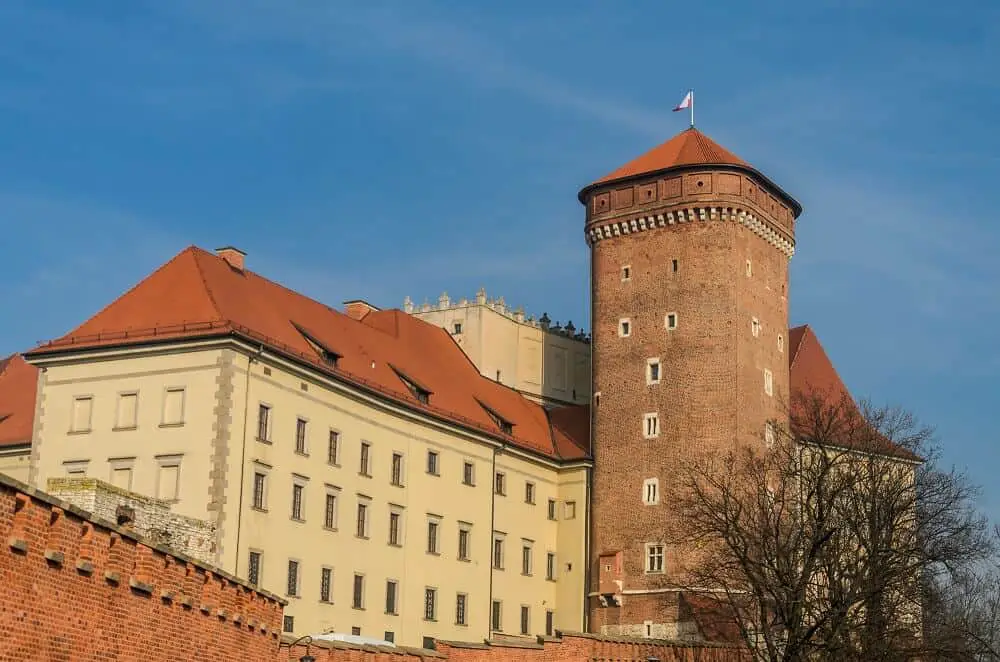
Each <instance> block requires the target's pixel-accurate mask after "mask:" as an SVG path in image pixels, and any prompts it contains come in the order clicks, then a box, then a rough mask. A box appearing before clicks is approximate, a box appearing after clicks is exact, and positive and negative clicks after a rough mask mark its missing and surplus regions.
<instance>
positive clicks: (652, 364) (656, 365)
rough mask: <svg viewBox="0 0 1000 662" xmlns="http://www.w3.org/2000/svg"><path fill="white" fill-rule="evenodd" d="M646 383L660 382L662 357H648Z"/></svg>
mask: <svg viewBox="0 0 1000 662" xmlns="http://www.w3.org/2000/svg"><path fill="white" fill-rule="evenodd" d="M646 383H647V384H659V383H660V359H646Z"/></svg>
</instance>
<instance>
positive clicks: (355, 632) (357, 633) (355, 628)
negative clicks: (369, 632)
mask: <svg viewBox="0 0 1000 662" xmlns="http://www.w3.org/2000/svg"><path fill="white" fill-rule="evenodd" d="M358 609H360V607H358ZM351 634H352V635H354V636H355V637H360V636H361V628H359V627H358V626H357V625H353V626H351Z"/></svg>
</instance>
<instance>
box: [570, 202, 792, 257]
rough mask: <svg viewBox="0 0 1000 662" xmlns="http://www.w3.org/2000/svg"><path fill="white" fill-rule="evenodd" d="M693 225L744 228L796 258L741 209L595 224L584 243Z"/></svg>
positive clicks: (691, 209)
mask: <svg viewBox="0 0 1000 662" xmlns="http://www.w3.org/2000/svg"><path fill="white" fill-rule="evenodd" d="M693 221H733V222H735V223H739V224H740V225H743V226H744V227H746V228H747V229H749V230H750V231H751V232H753V233H754V234H756V235H757V236H759V237H760V238H762V239H763V240H764V241H766V242H767V243H769V244H771V245H772V246H774V247H775V248H777V249H778V250H779V251H781V252H782V253H783V254H784V255H785V256H786V257H787V258H788V259H791V258H792V256H793V255H794V254H795V244H794V243H793V242H791V241H789V240H788V239H786V238H785V236H784V235H783V234H782V233H780V232H778V231H776V230H775V229H774V228H773V227H771V224H770V223H769V222H767V221H765V220H763V219H760V218H758V217H757V216H756V215H755V214H754V213H753V212H750V211H747V210H746V209H742V208H740V207H684V208H681V209H674V210H671V211H668V212H664V213H660V214H650V215H648V216H638V217H636V218H625V219H620V220H612V221H608V222H605V223H601V224H596V225H594V226H593V227H591V228H590V229H589V230H587V243H588V244H589V245H593V244H594V243H595V242H597V241H600V240H601V239H609V238H611V237H620V236H621V235H624V234H632V233H634V232H642V231H644V230H650V229H652V228H657V227H659V228H662V227H667V226H669V225H676V224H678V223H691V222H693Z"/></svg>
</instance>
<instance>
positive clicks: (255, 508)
mask: <svg viewBox="0 0 1000 662" xmlns="http://www.w3.org/2000/svg"><path fill="white" fill-rule="evenodd" d="M250 510H256V511H257V512H258V513H266V512H267V508H258V507H257V506H250Z"/></svg>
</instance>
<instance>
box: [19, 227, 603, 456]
mask: <svg viewBox="0 0 1000 662" xmlns="http://www.w3.org/2000/svg"><path fill="white" fill-rule="evenodd" d="M303 332H304V333H303ZM229 334H235V335H238V336H241V337H244V338H248V339H250V340H252V341H254V342H260V343H263V344H264V345H266V346H268V347H270V348H271V349H273V350H275V351H278V352H281V353H284V354H286V355H288V356H290V357H292V358H293V359H295V360H298V361H304V362H308V363H309V364H311V365H312V366H313V367H314V368H317V369H320V370H323V371H326V372H328V373H330V374H332V375H335V376H337V377H339V378H340V379H342V380H344V381H347V382H351V383H354V384H356V385H358V386H360V387H362V388H365V389H368V390H370V391H374V392H376V393H378V394H379V395H381V396H383V397H387V398H390V399H391V400H394V401H396V402H398V403H402V404H405V405H406V406H409V407H411V408H415V409H419V410H423V411H425V412H427V413H429V414H431V415H433V416H437V417H439V418H444V419H447V420H450V421H453V422H457V423H460V424H462V425H465V426H467V427H471V428H474V429H477V430H480V431H483V432H486V433H488V434H490V435H492V436H494V437H497V438H499V439H505V440H506V441H508V442H510V443H513V444H514V445H516V446H520V447H522V448H524V449H526V450H529V451H532V452H535V453H539V454H541V455H544V456H548V457H552V458H556V459H565V460H572V459H582V458H585V457H587V455H588V452H587V448H588V446H589V444H588V435H587V433H588V431H589V426H583V425H579V424H576V423H575V422H574V421H575V419H576V418H577V417H584V418H585V417H586V414H585V411H584V412H583V413H581V412H580V411H576V410H578V409H579V408H567V411H560V410H556V411H555V412H552V415H553V416H554V417H555V424H554V425H550V423H549V415H548V414H547V412H546V411H545V409H544V408H543V407H541V406H540V405H538V404H536V403H534V402H532V401H531V400H528V399H527V398H525V397H523V396H522V395H520V394H519V393H517V392H516V391H514V390H513V389H510V388H507V387H505V386H503V385H501V384H498V383H496V382H494V381H491V380H489V379H487V378H485V377H483V376H482V375H481V374H480V373H479V371H478V370H477V369H476V367H475V366H474V365H473V364H472V363H471V361H469V359H468V357H466V355H465V353H464V352H463V351H462V350H461V348H460V347H459V346H458V345H457V344H456V343H455V342H454V340H453V339H452V338H451V336H450V335H449V334H448V333H447V331H445V330H444V329H442V328H440V327H437V326H434V325H432V324H428V323H427V322H423V321H421V320H419V319H417V318H415V317H413V316H411V315H407V314H405V313H403V312H402V311H400V310H382V311H375V312H371V313H369V314H368V315H366V316H365V317H364V318H363V319H362V320H361V321H358V320H354V319H352V318H351V317H348V316H347V315H345V314H343V313H341V312H338V311H336V310H334V309H333V308H331V307H329V306H326V305H324V304H322V303H319V302H318V301H314V300H313V299H310V298H308V297H306V296H304V295H302V294H299V293H297V292H293V291H291V290H289V289H287V288H285V287H282V286H281V285H279V284H277V283H275V282H273V281H270V280H268V279H266V278H264V277H262V276H260V275H258V274H256V273H253V272H251V271H249V270H242V271H240V270H237V269H234V268H232V267H230V266H229V264H227V263H226V261H224V260H223V259H222V258H220V257H218V256H216V255H214V254H212V253H209V252H206V251H204V250H202V249H200V248H197V247H194V246H192V247H189V248H187V249H185V250H184V251H182V252H181V253H179V254H178V255H177V256H175V257H174V258H173V259H171V260H170V261H169V262H167V263H166V264H164V265H163V266H162V267H160V268H159V269H157V270H156V271H155V272H153V273H152V274H151V275H150V276H148V277H147V278H146V279H145V280H143V281H142V282H140V283H139V284H138V285H136V286H135V287H134V288H132V289H131V290H129V291H128V292H126V293H125V294H123V295H122V296H121V297H119V298H118V299H117V300H115V301H114V302H113V303H111V305H109V306H107V307H106V308H104V309H103V310H102V311H100V312H99V313H97V314H96V315H95V316H94V317H92V318H90V319H89V320H87V321H86V322H84V323H83V324H82V325H80V326H79V327H78V328H76V329H75V330H73V331H71V332H70V333H69V334H67V335H66V336H64V337H62V338H60V339H58V340H55V341H52V342H51V343H48V344H46V345H42V346H41V347H39V348H37V349H35V350H33V351H32V352H30V353H29V356H33V355H43V354H47V353H49V352H59V351H73V350H79V349H84V348H94V347H102V346H114V345H122V344H132V343H148V342H154V341H162V340H171V339H181V338H184V339H186V338H196V337H208V336H219V335H229ZM307 336H308V338H307ZM323 347H325V348H326V349H327V350H329V352H330V353H331V354H335V355H337V357H338V359H337V361H336V366H333V365H332V364H331V363H330V362H329V361H325V360H324V358H323V353H324V352H323ZM404 378H406V379H409V380H410V381H411V382H412V383H414V384H416V385H418V386H419V387H420V388H421V389H426V390H427V391H429V392H430V397H429V402H428V403H427V404H424V403H422V402H420V401H419V400H418V397H417V394H415V393H414V392H412V391H411V389H410V388H409V387H408V386H407V384H406V382H405V381H404ZM484 405H485V407H484ZM487 407H488V408H489V409H491V410H492V411H494V412H496V414H497V415H498V416H499V417H501V418H502V419H504V420H506V421H509V422H510V423H512V424H513V434H512V435H506V434H503V433H502V432H501V430H500V428H499V426H498V424H497V423H496V422H494V420H493V419H492V418H491V417H490V414H489V413H488V412H487V410H486V408H487ZM580 435H582V436H580Z"/></svg>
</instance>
